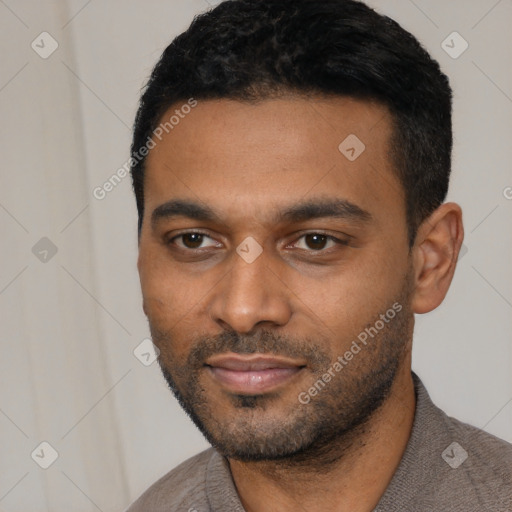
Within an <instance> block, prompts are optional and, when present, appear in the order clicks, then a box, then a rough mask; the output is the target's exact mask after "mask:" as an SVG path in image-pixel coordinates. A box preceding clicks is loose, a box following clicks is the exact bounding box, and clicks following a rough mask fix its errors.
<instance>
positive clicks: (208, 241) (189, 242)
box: [167, 231, 222, 251]
mask: <svg viewBox="0 0 512 512" xmlns="http://www.w3.org/2000/svg"><path fill="white" fill-rule="evenodd" d="M167 243H168V244H169V245H175V246H177V247H178V248H179V249H182V250H190V251H193V250H194V249H207V248H212V247H221V245H222V244H220V243H218V242H216V241H215V240H214V239H213V238H212V237H210V236H209V235H207V234H206V233H201V232H200V231H191V232H189V233H182V234H181V235H177V236H175V237H173V238H171V239H170V240H169V241H168V242H167Z"/></svg>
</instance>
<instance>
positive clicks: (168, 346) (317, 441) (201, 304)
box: [139, 97, 412, 460]
mask: <svg viewBox="0 0 512 512" xmlns="http://www.w3.org/2000/svg"><path fill="white" fill-rule="evenodd" d="M176 108H179V105H175V106H173V108H172V109H170V110H169V112H168V114H166V115H165V116H163V119H164V120H167V119H168V118H169V117H170V116H171V114H172V113H173V111H174V110H175V109H176ZM354 135H355V136H356V137H357V138H358V139H359V140H360V141H361V142H362V143H363V144H364V145H365V148H364V150H363V151H362V152H361V150H362V149H363V146H362V145H361V144H360V142H358V141H357V139H355V138H354ZM390 135H391V119H390V116H389V114H388V112H387V110H386V109H385V108H384V107H382V106H379V105H377V104H373V103H370V102H363V101H358V100H354V99H349V98H340V97H338V98H329V99H314V100H313V99H306V98H298V97H295V98H292V97H290V98H287V99H279V100H265V101H262V102H259V103H255V104H249V103H242V102H236V101H230V100H215V101H213V100H211V101H200V102H199V103H198V105H197V107H195V108H194V109H193V110H192V112H190V113H189V114H187V116H186V117H185V118H184V119H181V120H180V122H179V124H177V125H176V126H175V127H174V129H173V130H172V131H170V132H169V133H168V134H165V135H164V137H163V138H162V140H161V141H159V140H158V139H156V138H155V139H154V140H155V142H156V147H154V148H153V149H152V150H151V152H150V154H149V156H148V158H147V161H146V176H145V183H144V187H145V188H144V195H145V214H144V220H143V226H142V231H141V237H140V255H139V272H140V278H141V284H142V292H143V297H144V310H145V312H146V314H147V316H148V319H149V323H150V328H151V333H152V336H153V341H154V343H155V345H156V346H157V347H158V348H159V349H160V358H159V362H160V366H161V368H162V371H163V373H164V376H165V378H166V379H167V381H168V383H169V385H170V386H171V388H172V390H173V391H174V393H175V394H176V396H177V397H178V399H179V400H180V402H181V403H182V405H183V406H184V408H185V409H186V411H187V412H188V413H189V414H190V415H191V417H192V418H193V420H194V421H195V422H196V424H197V425H198V426H199V428H200V429H201V430H202V431H203V433H204V434H205V435H206V436H207V438H208V439H209V441H210V442H211V443H212V444H214V445H215V446H217V447H218V448H219V449H220V450H221V452H223V453H224V454H225V455H227V456H230V457H234V458H239V459H241V460H258V459H273V458H281V457H288V456H291V455H294V454H298V453H300V452H303V453H307V452H308V450H313V449H315V448H317V449H320V447H321V446H325V445H328V444H329V443H330V442H331V441H332V440H333V439H334V438H336V437H338V436H341V435H345V434H346V433H347V432H350V431H351V430H353V429H354V428H355V427H357V426H358V425H362V424H364V422H365V420H367V419H368V418H369V417H370V415H371V414H372V412H373V411H375V410H376V409H377V408H378V406H379V405H380V404H381V403H382V402H383V400H384V399H385V397H386V396H387V395H388V393H389V390H390V388H391V385H392V384H393V382H394V380H395V378H396V375H397V373H398V372H399V371H400V369H401V368H402V367H404V366H405V365H404V364H403V361H404V358H405V357H406V356H407V354H408V352H409V349H410V339H411V336H412V313H411V311H410V294H411V270H410V259H409V251H408V243H407V226H406V218H405V200H404V192H403V190H402V187H401V185H400V183H399V182H398V180H397V179H396V178H395V176H394V174H393V171H392V162H391V161H390V158H389V156H388V143H389V137H390ZM347 137H349V138H348V139H347ZM345 139H347V141H346V142H345V143H344V144H341V147H340V148H339V146H340V143H342V142H343V141H344V140H345ZM393 305H394V307H393ZM393 309H394V311H393V313H396V314H393V315H391V313H390V312H389V311H390V310H393ZM365 329H366V330H365ZM365 334H366V337H365ZM363 340H364V341H363ZM353 342H355V345H354V343H353ZM356 347H358V348H359V350H358V349H357V348H356ZM347 352H350V353H351V354H352V356H350V354H347V355H345V354H346V353H347ZM339 357H341V360H340V359H338V358H339ZM336 362H338V364H336ZM326 374H327V375H328V376H327V377H326V376H325V375H326ZM329 377H330V378H329ZM319 380H320V381H321V382H320V383H319ZM315 390H316V391H315Z"/></svg>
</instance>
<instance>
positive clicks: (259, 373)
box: [206, 353, 306, 395]
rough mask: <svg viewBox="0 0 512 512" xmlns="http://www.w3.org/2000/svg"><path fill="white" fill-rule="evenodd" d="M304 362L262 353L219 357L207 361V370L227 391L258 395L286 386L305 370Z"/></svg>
mask: <svg viewBox="0 0 512 512" xmlns="http://www.w3.org/2000/svg"><path fill="white" fill-rule="evenodd" d="M305 366H306V364H305V362H303V361H297V360H291V359H287V358H283V357H277V356H264V355H261V354H249V355H245V354H244V355H242V354H234V353H229V354H220V355H216V356H213V357H211V358H209V359H208V360H207V362H206V368H207V370H208V371H209V374H210V375H211V377H212V378H213V379H214V380H215V381H216V382H217V383H219V384H220V385H221V386H222V387H223V388H225V389H226V390H227V391H230V392H232V393H237V394H244V395H260V394H262V393H266V392H270V391H274V390H275V389H276V388H278V387H280V386H283V385H285V384H287V383H289V382H290V381H291V380H292V379H293V378H295V377H296V376H297V375H298V374H299V373H300V372H301V371H302V370H303V369H304V368H305Z"/></svg>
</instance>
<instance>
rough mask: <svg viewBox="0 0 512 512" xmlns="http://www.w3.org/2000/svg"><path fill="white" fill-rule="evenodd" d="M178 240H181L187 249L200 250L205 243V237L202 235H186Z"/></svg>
mask: <svg viewBox="0 0 512 512" xmlns="http://www.w3.org/2000/svg"><path fill="white" fill-rule="evenodd" d="M178 238H181V240H182V243H183V245H184V246H185V247H186V248H187V249H198V248H199V247H201V244H202V243H203V240H204V235H202V234H200V233H185V234H184V235H180V237H178Z"/></svg>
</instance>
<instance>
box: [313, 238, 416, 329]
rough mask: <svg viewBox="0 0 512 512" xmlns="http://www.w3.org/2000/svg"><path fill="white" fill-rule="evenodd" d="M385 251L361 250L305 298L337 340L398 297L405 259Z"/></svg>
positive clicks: (372, 318) (388, 305) (361, 325)
mask: <svg viewBox="0 0 512 512" xmlns="http://www.w3.org/2000/svg"><path fill="white" fill-rule="evenodd" d="M385 250H386V249H384V248H383V246H381V247H375V248H374V249H373V248H372V249H370V248H367V250H365V251H364V252H363V251H361V254H360V257H359V258H357V259H354V260H353V261H352V264H350V265H347V267H346V268H343V269H340V271H339V272H338V273H334V274H333V275H332V276H330V278H329V279H328V280H326V281H325V282H324V283H323V284H322V286H321V287H320V288H317V290H316V292H315V297H314V298H312V300H311V301H308V305H309V304H311V307H312V309H313V310H314V311H315V313H316V315H317V317H318V318H319V319H321V320H322V322H323V324H324V325H325V326H327V327H328V328H329V331H330V333H331V337H332V334H333V333H335V334H336V338H337V339H346V338H347V337H350V336H354V335H356V334H357V333H359V332H360V331H361V329H362V328H364V326H365V325H366V324H368V323H373V322H375V321H376V320H377V319H378V318H379V315H380V314H384V313H385V312H386V310H387V309H389V307H390V306H391V305H392V304H393V303H394V302H395V301H396V299H397V297H399V296H400V294H401V290H402V286H403V283H404V279H405V273H406V270H405V269H406V262H405V261H400V256H398V255H393V256H391V255H389V253H388V256H386V255H384V252H385ZM318 292H321V293H318Z"/></svg>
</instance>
